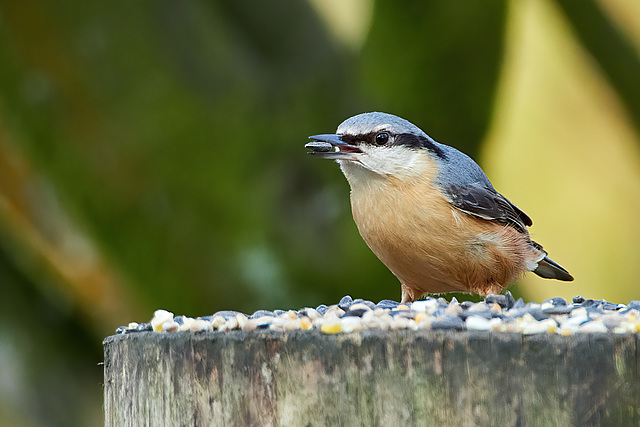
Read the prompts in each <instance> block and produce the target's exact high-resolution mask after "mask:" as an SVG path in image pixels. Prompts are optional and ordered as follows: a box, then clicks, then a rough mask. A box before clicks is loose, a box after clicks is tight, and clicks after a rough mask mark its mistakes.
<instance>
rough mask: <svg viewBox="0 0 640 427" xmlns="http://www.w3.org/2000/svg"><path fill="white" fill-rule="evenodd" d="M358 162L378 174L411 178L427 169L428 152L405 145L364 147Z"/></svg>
mask: <svg viewBox="0 0 640 427" xmlns="http://www.w3.org/2000/svg"><path fill="white" fill-rule="evenodd" d="M363 151H364V155H363V156H360V157H361V160H360V162H361V163H362V164H363V166H365V167H366V168H367V169H370V170H371V171H372V172H375V173H378V174H380V175H392V176H395V177H397V178H401V179H402V178H405V179H406V178H412V177H416V176H421V175H423V174H424V173H425V172H426V171H427V169H428V163H429V162H428V160H429V158H428V154H427V153H426V152H424V151H421V150H413V149H410V148H406V147H366V148H364V149H363Z"/></svg>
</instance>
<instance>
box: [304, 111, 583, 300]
mask: <svg viewBox="0 0 640 427" xmlns="http://www.w3.org/2000/svg"><path fill="white" fill-rule="evenodd" d="M310 139H312V140H313V142H310V143H308V144H307V145H306V148H308V149H310V150H311V152H310V154H312V155H314V156H316V157H321V158H324V159H334V160H336V161H337V162H338V164H339V165H340V169H341V170H342V173H344V175H345V176H346V178H347V180H348V181H349V185H350V186H351V209H352V212H353V219H354V220H355V222H356V225H357V226H358V230H359V231H360V235H361V236H362V238H363V239H364V241H365V242H366V243H367V245H368V246H369V248H371V250H372V251H373V253H375V254H376V256H377V257H378V258H380V260H381V261H382V262H383V263H384V264H385V265H386V266H387V267H388V268H389V270H391V272H392V273H393V274H394V275H395V276H396V277H397V278H398V279H399V280H400V284H401V287H402V302H411V301H415V300H416V299H418V298H420V297H421V296H422V295H423V294H425V293H427V292H429V293H443V292H471V293H477V294H481V295H488V294H492V293H499V292H500V291H501V290H502V289H503V288H505V287H506V286H508V285H510V284H511V283H513V282H514V281H516V280H517V279H518V277H519V276H520V275H521V274H522V273H524V272H526V271H533V272H534V273H536V274H537V275H538V276H541V277H544V278H547V279H558V280H564V281H571V280H573V277H572V276H571V275H570V274H569V272H568V271H567V270H565V269H564V268H562V267H561V266H560V265H559V264H557V263H556V262H554V261H553V260H551V259H550V258H549V257H547V253H546V252H545V251H544V250H543V249H542V246H541V245H539V244H538V243H536V242H534V241H532V240H531V238H530V237H529V233H528V231H527V226H531V225H532V222H531V219H530V218H529V217H528V216H527V214H525V213H524V212H523V211H522V210H520V208H518V207H517V206H516V205H514V204H513V203H511V202H510V201H509V200H507V198H506V197H504V196H503V195H502V194H500V193H498V192H497V191H496V190H495V189H494V188H493V185H491V182H489V179H488V178H487V176H486V175H485V174H484V172H483V171H482V169H481V168H480V166H478V165H477V164H476V163H475V162H474V161H473V160H472V159H471V158H470V157H468V156H467V155H465V154H463V153H461V152H460V151H458V150H456V149H455V148H453V147H449V146H447V145H444V144H440V143H438V142H436V141H434V140H433V139H431V138H430V137H429V136H428V135H427V134H425V133H424V132H423V131H422V130H421V129H419V128H418V127H417V126H415V125H413V124H412V123H410V122H408V121H407V120H404V119H401V118H400V117H396V116H394V115H391V114H386V113H365V114H359V115H357V116H354V117H351V118H349V119H347V120H345V121H344V122H342V124H340V126H338V130H337V132H336V134H330V135H315V136H312V137H310Z"/></svg>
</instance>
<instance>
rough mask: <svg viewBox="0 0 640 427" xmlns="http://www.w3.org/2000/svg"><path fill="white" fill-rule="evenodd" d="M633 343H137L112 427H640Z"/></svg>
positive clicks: (218, 336) (305, 334) (110, 348)
mask: <svg viewBox="0 0 640 427" xmlns="http://www.w3.org/2000/svg"><path fill="white" fill-rule="evenodd" d="M639 340H640V335H638V334H624V335H616V334H576V335H571V336H559V335H553V334H537V335H520V334H511V333H497V332H470V331H462V332H460V331H458V332H453V331H407V330H397V331H380V330H366V331H361V332H357V333H351V334H337V335H325V334H322V333H320V332H318V331H294V332H288V333H286V332H273V331H261V332H259V331H252V332H243V331H236V332H205V333H189V332H176V333H151V332H144V333H135V334H127V335H117V336H111V337H108V338H106V339H105V341H104V350H105V370H104V373H105V383H104V395H105V424H106V425H107V426H145V425H147V426H161V425H167V426H181V425H191V426H194V425H195V426H215V425H225V426H234V425H240V426H249V425H264V426H305V425H313V426H322V425H335V426H342V425H367V426H374V425H381V426H392V425H435V426H447V425H451V426H472V425H487V426H488V425H500V426H528V425H536V426H541V425H544V426H586V425H619V426H632V425H640V375H639V371H640V369H639V368H640V358H639V349H640V347H639V346H638V344H639V342H638V341H639Z"/></svg>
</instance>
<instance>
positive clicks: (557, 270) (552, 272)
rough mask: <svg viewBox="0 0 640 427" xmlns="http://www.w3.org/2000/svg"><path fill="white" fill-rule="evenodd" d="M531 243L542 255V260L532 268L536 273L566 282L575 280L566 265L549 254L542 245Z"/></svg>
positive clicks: (546, 277)
mask: <svg viewBox="0 0 640 427" xmlns="http://www.w3.org/2000/svg"><path fill="white" fill-rule="evenodd" d="M531 244H532V246H533V247H534V248H535V249H537V250H538V251H540V252H538V253H539V254H540V256H541V257H540V261H538V262H537V264H538V265H537V267H536V268H534V269H533V270H532V271H533V272H534V273H536V274H537V275H538V276H540V277H544V278H545V279H556V280H562V281H565V282H571V281H573V276H572V275H571V274H569V272H568V271H567V270H566V269H565V268H564V267H562V266H561V265H560V264H558V263H557V262H555V261H554V260H552V259H551V258H549V257H548V256H547V253H546V252H545V250H544V249H542V245H540V244H539V243H536V242H533V241H532V242H531Z"/></svg>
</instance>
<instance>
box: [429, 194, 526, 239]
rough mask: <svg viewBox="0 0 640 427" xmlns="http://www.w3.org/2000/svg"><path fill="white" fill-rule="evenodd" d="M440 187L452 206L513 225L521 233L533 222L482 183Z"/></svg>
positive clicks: (476, 215) (484, 217)
mask: <svg viewBox="0 0 640 427" xmlns="http://www.w3.org/2000/svg"><path fill="white" fill-rule="evenodd" d="M441 188H442V191H443V193H444V195H445V197H446V198H447V199H448V200H449V202H450V203H451V204H452V205H453V206H455V207H456V208H457V209H459V210H460V211H462V212H464V213H467V214H469V215H473V216H475V217H478V218H482V219H485V220H488V221H493V222H497V223H499V224H502V225H507V226H510V227H513V228H515V229H516V230H518V231H520V232H522V233H527V226H531V225H532V224H533V222H532V221H531V218H529V216H528V215H527V214H526V213H524V212H523V211H522V210H520V208H518V207H517V206H516V205H514V204H513V203H511V202H510V201H509V199H507V198H506V197H504V196H503V195H502V194H500V193H498V192H497V191H496V190H495V189H493V188H492V187H489V186H487V185H486V184H484V183H481V182H475V183H472V184H467V185H460V184H445V185H441Z"/></svg>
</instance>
